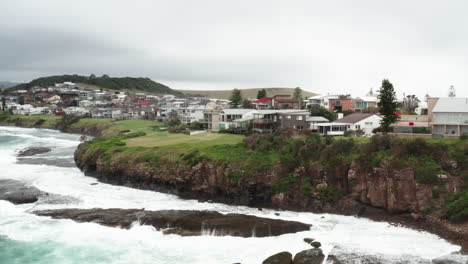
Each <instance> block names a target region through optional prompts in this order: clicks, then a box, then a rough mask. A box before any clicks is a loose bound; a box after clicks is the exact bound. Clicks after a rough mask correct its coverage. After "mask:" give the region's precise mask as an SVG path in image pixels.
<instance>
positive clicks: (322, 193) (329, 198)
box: [316, 186, 345, 203]
mask: <svg viewBox="0 0 468 264" xmlns="http://www.w3.org/2000/svg"><path fill="white" fill-rule="evenodd" d="M316 190H317V192H318V198H319V199H320V200H322V201H324V202H327V203H332V202H336V201H338V200H339V199H340V198H341V197H343V196H344V195H345V193H344V191H342V190H340V189H338V188H335V187H333V186H321V187H318V188H317V189H316Z"/></svg>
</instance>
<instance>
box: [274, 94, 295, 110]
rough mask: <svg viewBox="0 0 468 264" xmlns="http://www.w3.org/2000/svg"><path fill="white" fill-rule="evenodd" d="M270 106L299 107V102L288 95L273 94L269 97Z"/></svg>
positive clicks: (278, 107)
mask: <svg viewBox="0 0 468 264" xmlns="http://www.w3.org/2000/svg"><path fill="white" fill-rule="evenodd" d="M271 106H272V108H274V109H299V108H300V107H301V102H300V101H299V100H296V99H293V98H292V97H291V96H290V95H275V96H273V97H272V98H271Z"/></svg>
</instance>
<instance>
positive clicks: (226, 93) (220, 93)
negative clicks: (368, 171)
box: [177, 88, 317, 99]
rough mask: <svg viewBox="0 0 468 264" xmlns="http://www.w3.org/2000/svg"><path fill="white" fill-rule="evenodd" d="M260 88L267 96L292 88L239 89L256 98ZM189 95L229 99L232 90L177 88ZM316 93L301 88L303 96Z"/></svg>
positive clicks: (245, 94)
mask: <svg viewBox="0 0 468 264" xmlns="http://www.w3.org/2000/svg"><path fill="white" fill-rule="evenodd" d="M261 89H265V90H266V92H267V96H274V95H291V96H292V95H293V93H294V88H248V89H240V90H241V91H242V97H244V98H257V93H258V91H260V90H261ZM177 91H179V92H182V93H184V94H186V95H189V96H205V97H211V98H218V99H229V97H230V96H231V93H232V90H177ZM314 95H317V94H316V93H312V92H308V91H304V90H302V96H303V97H310V96H314Z"/></svg>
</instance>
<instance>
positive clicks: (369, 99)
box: [354, 96, 378, 112]
mask: <svg viewBox="0 0 468 264" xmlns="http://www.w3.org/2000/svg"><path fill="white" fill-rule="evenodd" d="M377 100H378V99H377V97H375V96H363V97H356V98H355V99H354V111H355V112H366V111H369V110H372V109H376V108H377Z"/></svg>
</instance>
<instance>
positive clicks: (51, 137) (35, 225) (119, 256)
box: [0, 127, 460, 264]
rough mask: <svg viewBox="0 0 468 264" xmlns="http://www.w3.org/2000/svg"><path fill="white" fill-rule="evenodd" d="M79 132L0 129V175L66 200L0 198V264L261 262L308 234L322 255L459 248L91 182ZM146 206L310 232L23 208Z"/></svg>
mask: <svg viewBox="0 0 468 264" xmlns="http://www.w3.org/2000/svg"><path fill="white" fill-rule="evenodd" d="M78 139H79V135H72V134H64V133H60V132H57V131H53V130H46V129H26V128H15V127H0V179H16V180H21V181H24V182H26V183H28V184H31V185H33V186H35V187H37V188H39V189H40V190H43V191H46V192H50V193H56V194H61V195H66V196H69V197H73V199H67V200H64V201H63V202H62V203H54V204H48V203H45V202H40V201H39V202H36V203H34V204H23V205H14V204H11V203H9V202H6V201H0V263H1V264H10V263H21V264H29V263H47V264H55V263H57V264H59V263H60V264H64V263H80V264H83V263H96V264H97V263H115V264H117V263H119V264H120V263H122V264H124V263H142V264H146V263H148V264H149V263H151V264H154V263H195V264H196V263H203V264H209V263H216V264H218V263H235V262H241V263H244V264H245V263H255V264H256V263H261V262H262V261H263V260H264V259H265V258H267V257H268V256H270V255H272V254H275V253H278V252H280V251H289V252H291V253H293V254H295V253H297V252H299V251H301V250H304V249H308V248H309V246H307V245H306V244H305V243H304V242H303V241H302V239H303V238H305V237H313V238H315V239H317V240H319V241H320V242H321V243H322V249H323V250H324V252H325V253H328V252H329V251H330V250H331V249H332V248H333V247H335V246H340V247H344V248H348V249H352V250H355V251H356V252H365V253H369V254H380V255H388V256H392V257H399V258H401V259H405V258H409V257H410V256H411V257H421V258H427V259H431V258H436V257H439V256H443V255H446V254H450V253H452V252H456V251H458V250H460V247H459V246H456V245H453V244H451V243H449V242H447V241H445V240H443V239H441V238H439V237H438V236H436V235H433V234H429V233H426V232H419V231H415V230H412V229H408V228H403V227H395V226H392V225H390V224H388V223H385V222H374V221H371V220H367V219H362V218H355V217H350V216H340V215H332V214H312V213H298V212H290V211H281V212H279V213H280V215H279V216H276V215H275V213H276V212H277V211H275V210H263V211H259V210H257V209H255V208H248V207H244V206H230V205H224V204H218V203H203V202H198V201H196V200H182V199H179V198H178V197H176V196H174V195H169V194H163V193H157V192H151V191H143V190H137V189H131V188H126V187H122V186H114V185H109V184H103V183H99V184H97V185H91V184H92V183H96V182H97V181H96V179H94V178H91V177H86V176H84V174H83V173H82V172H81V171H80V170H79V169H77V168H76V167H74V166H73V152H74V150H75V148H76V146H77V145H78V144H79V141H78ZM31 146H44V147H51V148H52V152H49V153H45V154H41V155H36V156H33V157H30V158H26V159H24V160H21V161H19V160H18V158H17V157H16V153H17V152H18V151H19V150H21V149H24V148H26V147H31ZM96 207H99V208H145V209H147V210H161V209H191V210H215V211H219V212H221V213H243V214H251V215H256V216H260V217H269V218H277V219H284V220H295V221H301V222H304V223H310V224H312V228H311V230H310V231H305V232H299V233H295V234H287V235H282V236H278V237H267V238H257V237H251V238H240V237H221V236H210V235H204V236H198V237H180V236H177V235H163V234H162V233H161V232H160V231H157V230H155V229H154V228H153V227H150V226H144V225H135V226H133V227H132V228H131V229H129V230H124V229H119V228H112V227H105V226H100V225H98V224H94V223H76V222H74V221H71V220H55V219H51V218H49V217H39V216H35V215H33V214H31V213H29V212H31V211H32V210H39V209H57V208H96Z"/></svg>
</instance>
